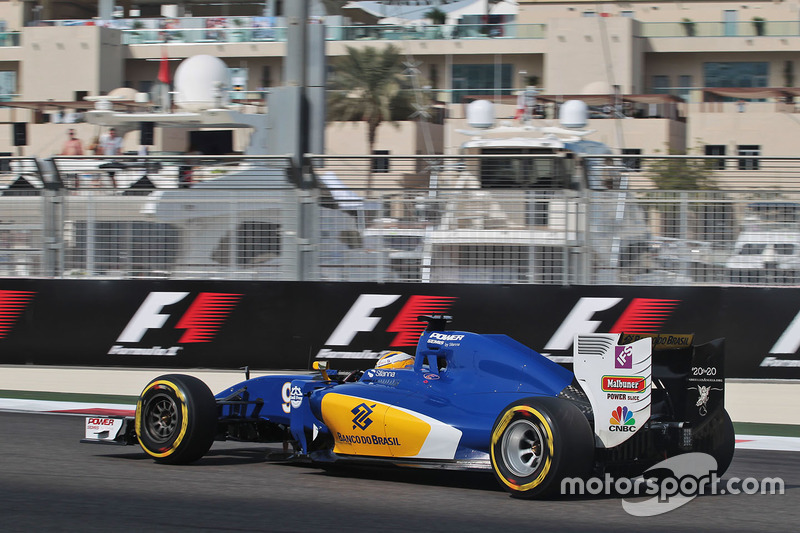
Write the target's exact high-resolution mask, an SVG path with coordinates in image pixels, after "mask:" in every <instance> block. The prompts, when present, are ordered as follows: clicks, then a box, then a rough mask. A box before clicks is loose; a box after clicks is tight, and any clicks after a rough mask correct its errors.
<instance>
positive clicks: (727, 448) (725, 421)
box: [692, 409, 736, 476]
mask: <svg viewBox="0 0 800 533" xmlns="http://www.w3.org/2000/svg"><path fill="white" fill-rule="evenodd" d="M710 424H711V425H710V426H709V427H708V428H707V429H706V434H705V435H703V436H701V437H699V438H698V439H697V440H696V441H695V444H694V446H692V451H695V452H704V453H707V454H709V455H711V456H712V457H713V458H714V459H716V461H717V476H722V475H723V474H724V473H725V472H726V471H727V470H728V467H729V466H730V465H731V461H733V453H734V450H735V449H736V434H735V432H734V429H733V422H732V421H731V417H730V415H728V412H727V411H725V410H724V409H723V410H722V413H721V414H720V415H719V416H718V417H717V419H716V420H714V421H712V422H711V423H710Z"/></svg>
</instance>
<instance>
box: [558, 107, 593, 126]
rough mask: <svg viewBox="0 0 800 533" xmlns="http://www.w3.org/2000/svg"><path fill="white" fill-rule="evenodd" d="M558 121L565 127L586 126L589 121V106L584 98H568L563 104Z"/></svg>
mask: <svg viewBox="0 0 800 533" xmlns="http://www.w3.org/2000/svg"><path fill="white" fill-rule="evenodd" d="M558 121H559V122H560V123H561V125H562V126H563V127H565V128H585V127H586V124H587V122H588V121H589V106H588V105H586V102H584V101H583V100H567V101H566V102H564V103H563V104H561V108H560V109H559V111H558Z"/></svg>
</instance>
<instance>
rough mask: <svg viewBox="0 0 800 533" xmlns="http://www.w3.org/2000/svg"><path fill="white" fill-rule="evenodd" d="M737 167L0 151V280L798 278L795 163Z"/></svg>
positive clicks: (518, 158) (643, 281)
mask: <svg viewBox="0 0 800 533" xmlns="http://www.w3.org/2000/svg"><path fill="white" fill-rule="evenodd" d="M747 160H748V161H749V162H748V164H747V165H743V166H740V161H741V160H740V159H739V158H726V159H724V160H720V158H669V157H665V158H652V157H646V156H645V157H640V158H639V157H635V156H632V157H628V156H626V157H625V158H624V159H622V158H619V157H612V156H608V157H605V156H603V157H597V156H595V157H588V158H581V157H572V156H567V155H564V156H553V155H548V156H542V155H508V154H497V155H491V156H406V157H390V156H358V157H355V156H353V157H350V156H348V157H345V156H338V157H336V156H308V157H307V158H305V160H304V166H303V167H302V168H301V167H300V166H299V165H297V164H294V162H293V161H292V160H291V159H290V158H286V157H247V158H243V157H214V158H209V157H205V156H175V157H138V156H135V157H134V156H132V157H120V158H115V159H114V160H110V159H96V158H78V157H72V158H56V159H53V160H49V161H38V160H34V159H24V158H6V159H4V160H2V161H0V169H2V170H0V184H1V186H2V189H0V192H1V194H0V276H3V277H51V278H100V279H103V278H116V279H133V278H156V279H228V280H240V279H241V280H283V281H295V280H297V281H370V282H430V283H495V284H500V283H501V284H552V285H597V284H619V283H624V284H634V285H653V284H655V285H761V286H787V285H797V284H799V283H800V226H799V224H800V181H799V180H798V178H800V160H794V159H788V158H783V159H766V158H747ZM720 161H721V162H720ZM670 183H674V184H677V185H678V186H681V185H682V186H683V187H686V190H663V189H661V188H659V187H664V186H665V184H670ZM687 184H688V185H691V186H692V187H693V188H695V189H702V190H688V188H689V187H688V185H687Z"/></svg>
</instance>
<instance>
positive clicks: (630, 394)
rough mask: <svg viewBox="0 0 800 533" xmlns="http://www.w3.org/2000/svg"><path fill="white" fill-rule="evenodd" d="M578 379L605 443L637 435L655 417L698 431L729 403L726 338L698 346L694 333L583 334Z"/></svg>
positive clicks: (579, 344)
mask: <svg viewBox="0 0 800 533" xmlns="http://www.w3.org/2000/svg"><path fill="white" fill-rule="evenodd" d="M574 356H575V357H574V371H575V377H576V379H577V380H578V382H579V383H580V385H581V387H582V388H583V390H584V392H585V393H586V396H587V397H588V399H589V402H590V404H591V406H592V409H593V411H594V420H595V435H596V436H597V438H598V440H599V441H600V442H601V443H602V444H603V446H604V447H606V448H610V447H613V446H617V445H619V444H621V443H623V442H625V441H626V440H628V439H629V438H630V437H632V436H633V435H634V434H635V433H636V432H637V431H638V430H639V429H641V428H642V427H643V426H644V424H645V423H647V422H648V421H649V420H650V419H651V418H652V419H654V420H655V419H658V421H663V422H682V423H688V424H689V425H690V427H692V428H693V429H694V430H695V431H697V430H699V429H700V428H702V426H704V425H705V424H707V423H709V422H710V421H711V420H714V419H715V418H717V417H718V416H722V411H723V410H724V407H725V366H724V365H725V357H724V339H716V340H714V341H711V342H708V343H705V344H701V345H695V344H694V334H680V335H666V334H659V335H638V334H635V335H632V334H624V333H595V334H591V335H578V336H577V338H576V341H575V348H574Z"/></svg>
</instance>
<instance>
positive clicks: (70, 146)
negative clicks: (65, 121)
mask: <svg viewBox="0 0 800 533" xmlns="http://www.w3.org/2000/svg"><path fill="white" fill-rule="evenodd" d="M61 155H83V144H82V143H81V140H80V139H78V138H77V137H75V130H73V129H72V128H70V129H69V131H67V140H66V141H64V146H63V147H62V148H61Z"/></svg>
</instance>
